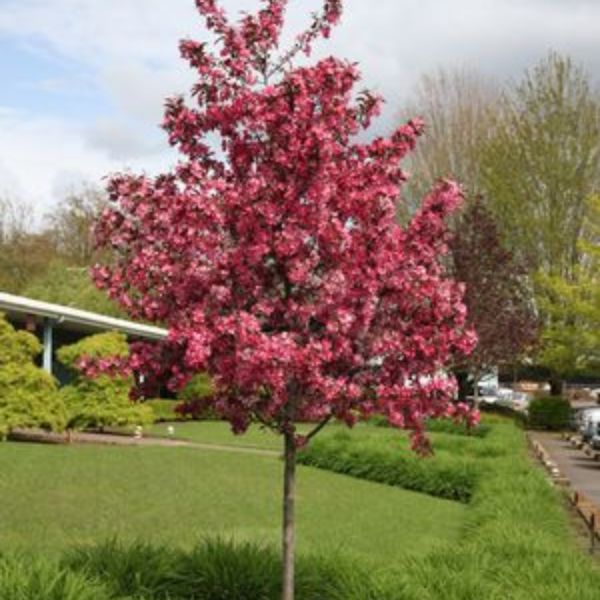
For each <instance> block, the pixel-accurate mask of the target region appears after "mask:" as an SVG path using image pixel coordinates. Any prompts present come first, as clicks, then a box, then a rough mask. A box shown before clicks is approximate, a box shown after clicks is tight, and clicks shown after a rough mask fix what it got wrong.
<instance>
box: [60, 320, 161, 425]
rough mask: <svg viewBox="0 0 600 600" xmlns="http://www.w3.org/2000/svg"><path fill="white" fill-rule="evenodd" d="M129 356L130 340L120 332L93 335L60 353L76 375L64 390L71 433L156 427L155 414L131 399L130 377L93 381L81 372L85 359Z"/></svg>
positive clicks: (107, 377)
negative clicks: (108, 428)
mask: <svg viewBox="0 0 600 600" xmlns="http://www.w3.org/2000/svg"><path fill="white" fill-rule="evenodd" d="M128 352H129V347H128V345H127V338H126V337H125V335H123V334H122V333H117V332H109V333H100V334H97V335H92V336H90V337H87V338H84V339H83V340H81V341H79V342H77V343H76V344H71V345H70V346H64V347H62V348H61V349H60V350H59V351H58V358H59V360H60V361H61V362H62V363H63V364H64V365H65V366H67V367H68V368H69V369H70V370H71V371H73V373H74V380H73V383H71V384H70V385H67V386H65V387H63V388H62V389H61V390H60V396H61V397H62V399H63V401H64V404H65V406H66V409H67V413H68V427H69V428H70V429H84V428H86V427H100V428H102V427H108V426H125V425H146V424H150V423H152V421H153V413H152V410H151V409H150V408H149V407H147V406H143V405H142V404H136V403H134V402H132V401H131V400H130V398H129V390H130V388H131V386H132V379H131V378H130V377H125V376H114V377H112V376H108V375H100V376H98V377H94V378H89V377H86V376H85V375H84V374H83V373H81V372H80V371H79V370H78V369H77V362H78V361H79V359H81V358H83V357H87V358H93V359H100V358H108V357H125V356H127V354H128Z"/></svg>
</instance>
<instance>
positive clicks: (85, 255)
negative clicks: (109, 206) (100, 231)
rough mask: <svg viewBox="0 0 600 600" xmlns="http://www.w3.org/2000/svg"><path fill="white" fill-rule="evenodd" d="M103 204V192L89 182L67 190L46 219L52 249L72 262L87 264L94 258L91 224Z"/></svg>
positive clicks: (104, 196)
mask: <svg viewBox="0 0 600 600" xmlns="http://www.w3.org/2000/svg"><path fill="white" fill-rule="evenodd" d="M105 205H106V194H105V193H104V192H103V191H102V190H99V189H96V188H94V187H92V186H90V185H87V186H85V187H83V188H82V189H81V190H79V191H73V192H71V193H70V194H68V195H67V196H66V197H65V198H64V200H63V201H62V202H60V203H59V204H58V206H57V207H56V208H55V209H54V210H53V211H52V212H51V213H49V214H48V215H46V221H47V224H48V231H49V234H50V235H51V236H52V239H53V241H54V244H55V246H56V251H57V253H58V254H59V256H60V257H61V259H62V260H63V261H65V262H66V263H68V264H70V265H73V266H80V267H86V266H90V265H91V264H92V263H93V260H94V242H93V236H92V226H93V224H94V222H95V221H96V219H97V218H98V216H99V215H100V213H101V211H102V209H103V208H104V206H105Z"/></svg>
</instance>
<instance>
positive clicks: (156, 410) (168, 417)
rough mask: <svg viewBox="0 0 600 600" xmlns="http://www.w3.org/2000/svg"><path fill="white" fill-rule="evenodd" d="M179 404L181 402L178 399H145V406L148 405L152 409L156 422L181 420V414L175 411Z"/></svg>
mask: <svg viewBox="0 0 600 600" xmlns="http://www.w3.org/2000/svg"><path fill="white" fill-rule="evenodd" d="M178 404H179V402H177V401H176V400H165V399H163V398H153V399H152V400H144V406H147V407H148V408H150V409H151V410H152V415H153V417H154V422H155V423H162V422H165V421H181V420H182V417H181V415H180V414H179V413H177V412H176V411H175V408H176V407H177V405H178Z"/></svg>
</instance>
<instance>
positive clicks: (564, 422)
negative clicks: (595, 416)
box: [528, 396, 571, 431]
mask: <svg viewBox="0 0 600 600" xmlns="http://www.w3.org/2000/svg"><path fill="white" fill-rule="evenodd" d="M570 422H571V404H570V403H569V401H568V400H567V399H566V398H562V397H561V396H543V397H541V398H535V399H534V400H532V401H531V403H530V404H529V420H528V425H529V427H531V428H532V429H549V430H551V431H561V430H563V429H568V428H569V424H570Z"/></svg>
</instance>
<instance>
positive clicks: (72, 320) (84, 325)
mask: <svg viewBox="0 0 600 600" xmlns="http://www.w3.org/2000/svg"><path fill="white" fill-rule="evenodd" d="M0 312H3V313H5V314H6V315H7V317H9V318H13V319H16V320H19V321H21V320H25V319H27V317H28V316H30V315H31V316H34V317H38V318H42V319H44V318H46V319H52V320H53V321H55V323H56V324H59V325H61V326H62V327H64V328H65V329H70V330H72V331H78V332H82V333H96V332H100V331H107V330H110V331H121V332H123V333H125V334H127V335H130V336H134V337H139V338H144V339H152V340H161V339H164V338H165V337H166V336H167V333H168V332H167V330H166V329H161V328H160V327H153V326H151V325H142V324H141V323H135V322H133V321H126V320H125V319H116V318H114V317H107V316H105V315H100V314H98V313H93V312H89V311H87V310H80V309H78V308H71V307H70V306H61V305H60V304H50V303H49V302H41V301H40V300H32V299H31V298H25V297H24V296H14V295H13V294H5V293H4V292H0Z"/></svg>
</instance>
